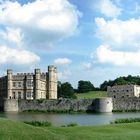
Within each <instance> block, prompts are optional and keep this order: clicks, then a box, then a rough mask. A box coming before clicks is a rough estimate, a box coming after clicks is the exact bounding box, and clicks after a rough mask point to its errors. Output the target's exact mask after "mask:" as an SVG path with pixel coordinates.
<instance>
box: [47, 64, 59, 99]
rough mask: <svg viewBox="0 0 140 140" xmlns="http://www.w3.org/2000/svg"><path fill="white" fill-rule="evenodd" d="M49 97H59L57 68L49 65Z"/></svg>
mask: <svg viewBox="0 0 140 140" xmlns="http://www.w3.org/2000/svg"><path fill="white" fill-rule="evenodd" d="M48 99H57V69H56V67H54V66H48Z"/></svg>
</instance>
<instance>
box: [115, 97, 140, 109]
mask: <svg viewBox="0 0 140 140" xmlns="http://www.w3.org/2000/svg"><path fill="white" fill-rule="evenodd" d="M113 110H114V111H133V110H134V111H140V98H137V97H131V98H119V99H113Z"/></svg>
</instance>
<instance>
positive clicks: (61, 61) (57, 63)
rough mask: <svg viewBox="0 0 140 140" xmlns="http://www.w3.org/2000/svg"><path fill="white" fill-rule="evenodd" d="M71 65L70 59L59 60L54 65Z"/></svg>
mask: <svg viewBox="0 0 140 140" xmlns="http://www.w3.org/2000/svg"><path fill="white" fill-rule="evenodd" d="M70 63H71V60H70V59H68V58H57V59H55V60H54V64H56V65H68V64H70Z"/></svg>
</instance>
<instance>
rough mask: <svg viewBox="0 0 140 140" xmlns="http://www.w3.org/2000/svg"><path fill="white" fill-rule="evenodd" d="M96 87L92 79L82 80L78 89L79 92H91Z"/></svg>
mask: <svg viewBox="0 0 140 140" xmlns="http://www.w3.org/2000/svg"><path fill="white" fill-rule="evenodd" d="M94 89H95V87H94V86H93V84H92V83H91V82H90V81H83V80H80V81H79V82H78V89H77V91H78V93H84V92H89V91H93V90H94Z"/></svg>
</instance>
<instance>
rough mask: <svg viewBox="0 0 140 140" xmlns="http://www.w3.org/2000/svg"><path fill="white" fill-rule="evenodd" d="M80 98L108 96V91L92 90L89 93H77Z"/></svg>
mask: <svg viewBox="0 0 140 140" xmlns="http://www.w3.org/2000/svg"><path fill="white" fill-rule="evenodd" d="M76 95H77V98H78V99H84V98H86V99H89V98H98V97H106V96H107V92H106V91H90V92H87V93H76Z"/></svg>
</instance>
